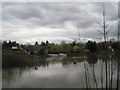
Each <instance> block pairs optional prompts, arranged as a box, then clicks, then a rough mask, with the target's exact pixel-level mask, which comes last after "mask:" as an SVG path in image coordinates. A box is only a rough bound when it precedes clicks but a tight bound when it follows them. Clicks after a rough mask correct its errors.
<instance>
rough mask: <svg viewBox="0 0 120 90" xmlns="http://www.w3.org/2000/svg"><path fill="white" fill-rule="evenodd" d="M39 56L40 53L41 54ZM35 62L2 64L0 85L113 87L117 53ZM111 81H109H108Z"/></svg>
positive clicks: (49, 58) (51, 58) (23, 86)
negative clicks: (21, 64) (5, 65)
mask: <svg viewBox="0 0 120 90" xmlns="http://www.w3.org/2000/svg"><path fill="white" fill-rule="evenodd" d="M41 59H42V57H41ZM41 59H40V60H39V58H38V59H37V60H36V61H37V65H32V66H24V67H23V66H22V67H17V66H16V67H12V68H3V70H2V87H3V88H87V87H88V88H102V87H103V88H105V87H106V60H105V59H107V86H108V87H111V86H112V88H115V87H116V83H117V79H116V78H117V67H118V66H117V57H116V56H110V55H109V56H108V57H103V56H99V55H96V54H95V55H94V54H93V55H92V54H90V55H86V56H84V57H81V56H73V57H62V56H59V57H57V56H56V57H46V58H44V60H41ZM111 81H112V83H111Z"/></svg>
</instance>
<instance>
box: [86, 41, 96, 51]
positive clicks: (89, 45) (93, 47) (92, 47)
mask: <svg viewBox="0 0 120 90" xmlns="http://www.w3.org/2000/svg"><path fill="white" fill-rule="evenodd" d="M86 48H87V49H88V50H89V51H90V52H95V51H97V44H96V42H95V41H94V42H92V41H88V42H87V43H86Z"/></svg>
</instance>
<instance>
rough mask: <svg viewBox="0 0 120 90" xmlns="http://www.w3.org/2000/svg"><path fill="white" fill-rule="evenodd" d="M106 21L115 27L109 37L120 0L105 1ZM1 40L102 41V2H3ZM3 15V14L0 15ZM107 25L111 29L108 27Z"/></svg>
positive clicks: (114, 31)
mask: <svg viewBox="0 0 120 90" xmlns="http://www.w3.org/2000/svg"><path fill="white" fill-rule="evenodd" d="M105 9H106V19H107V21H108V22H107V23H109V22H110V21H111V20H112V22H111V23H110V27H109V28H111V26H112V27H113V28H114V29H112V30H111V31H110V34H109V37H113V36H114V35H116V33H117V32H116V29H117V15H118V3H113V2H111V3H110V2H109V3H105ZM0 13H2V25H3V27H2V39H3V40H16V41H17V42H19V43H28V42H29V43H31V44H33V43H34V42H35V41H38V42H39V43H40V42H41V41H46V40H49V42H54V43H59V42H61V41H66V42H72V41H74V40H78V29H77V25H79V32H80V38H81V41H82V42H84V41H87V40H97V41H98V40H99V38H101V37H102V35H101V34H100V33H99V32H97V30H96V29H99V30H101V31H102V28H101V27H100V26H99V25H98V24H97V23H100V24H102V3H95V2H91V3H89V2H86V3H81V2H80V3H65V2H64V3H60V2H56V3H55V2H44V3H42V2H38V3H37V2H28V3H26V2H16V3H15V2H9V3H7V2H4V3H2V12H0ZM0 15H1V14H0ZM109 28H108V29H109Z"/></svg>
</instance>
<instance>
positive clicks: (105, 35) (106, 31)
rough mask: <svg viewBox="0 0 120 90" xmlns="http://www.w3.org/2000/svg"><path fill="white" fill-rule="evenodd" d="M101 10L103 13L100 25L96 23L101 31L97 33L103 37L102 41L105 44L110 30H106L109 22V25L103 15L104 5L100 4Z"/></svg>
mask: <svg viewBox="0 0 120 90" xmlns="http://www.w3.org/2000/svg"><path fill="white" fill-rule="evenodd" d="M102 8H103V13H102V17H103V18H102V21H103V22H102V25H101V24H100V23H97V24H99V25H100V27H101V28H102V29H103V30H102V31H101V30H98V29H97V31H98V32H100V33H101V34H102V35H103V38H104V41H105V42H106V41H107V35H108V33H109V32H110V30H111V29H108V26H109V25H110V23H111V21H112V19H111V21H110V22H109V23H107V20H106V15H105V5H104V4H103V3H102Z"/></svg>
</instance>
